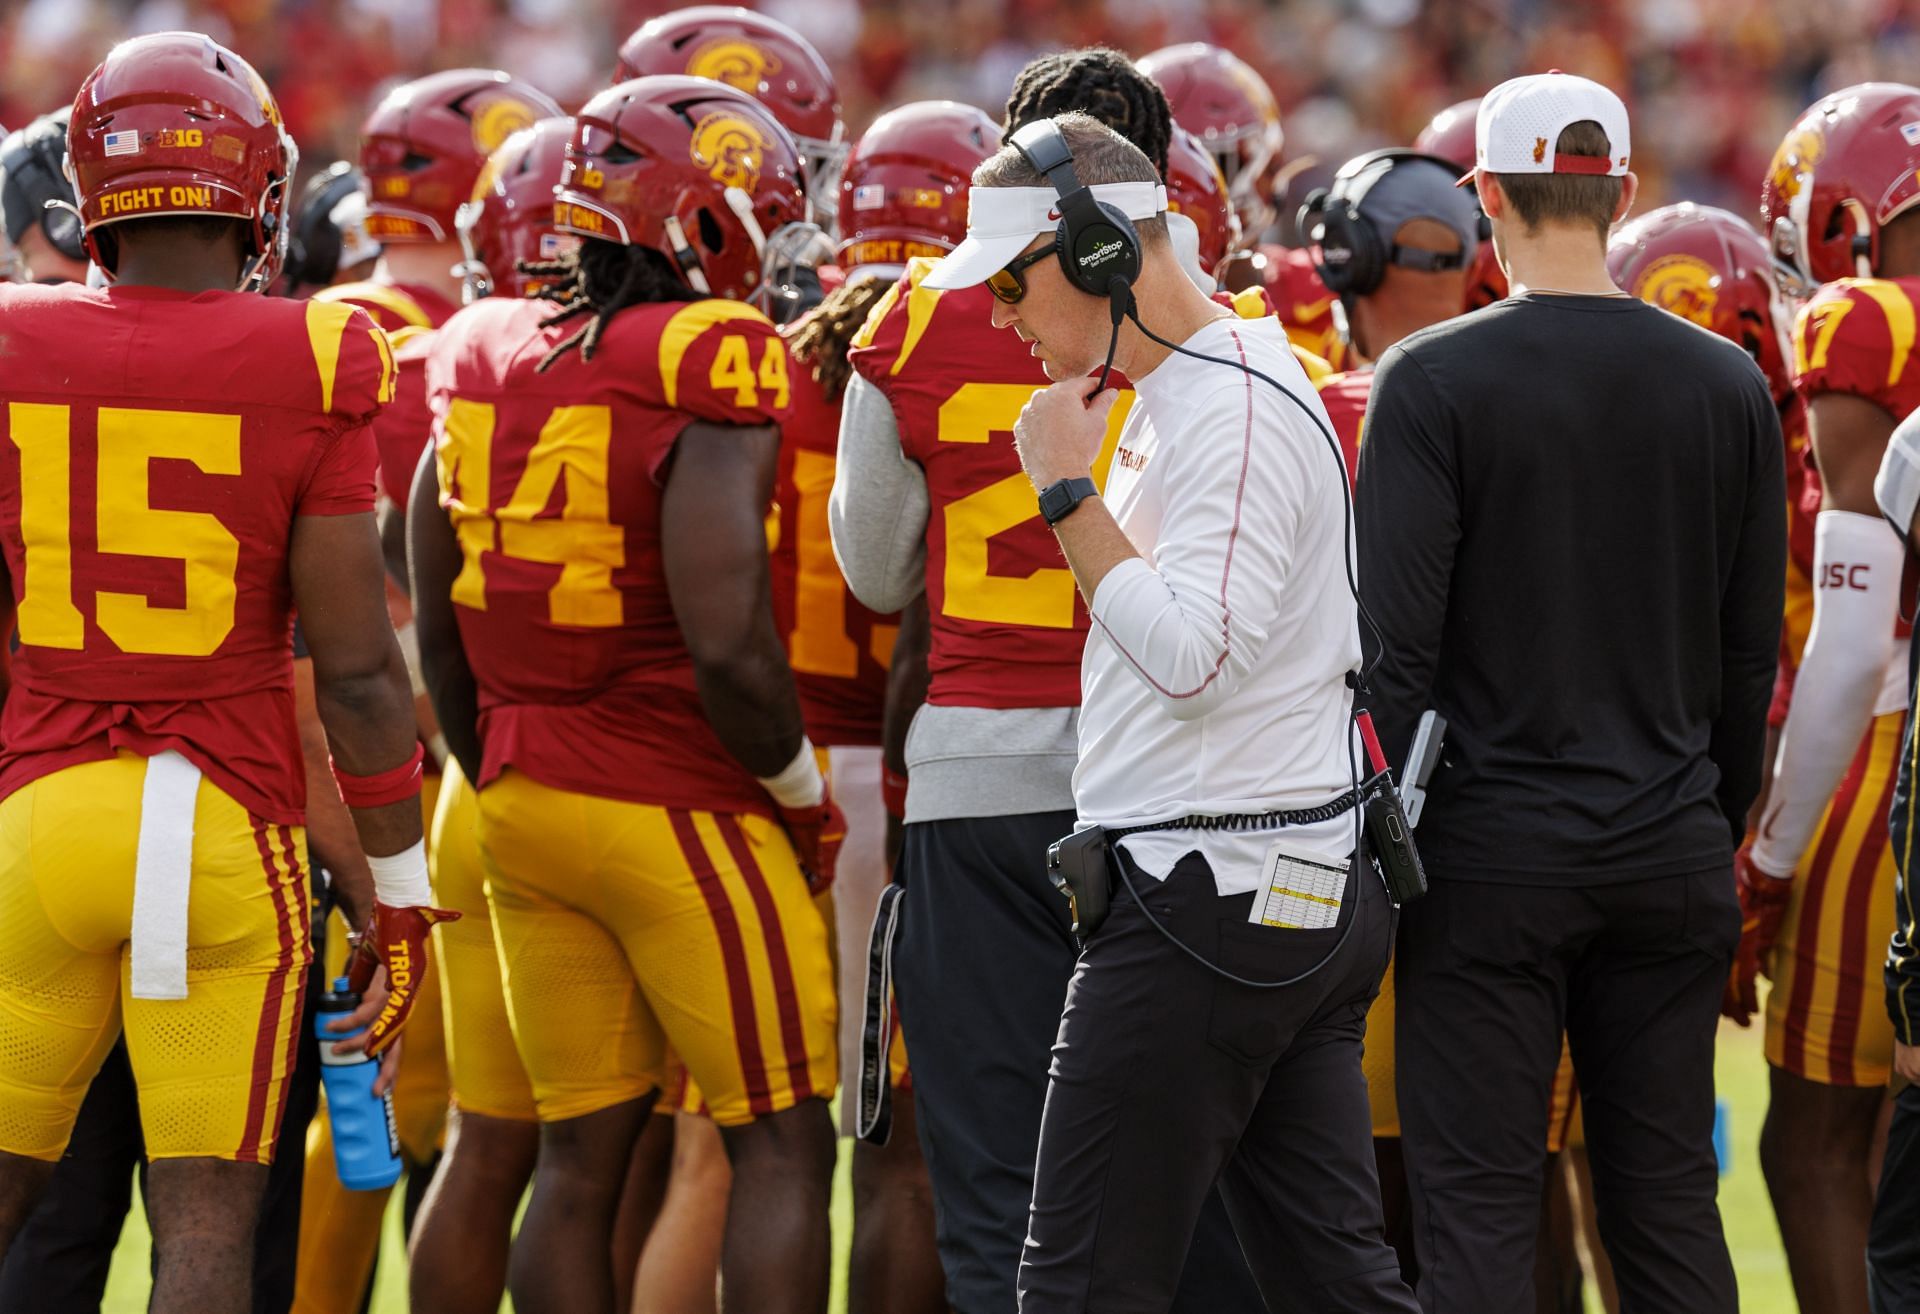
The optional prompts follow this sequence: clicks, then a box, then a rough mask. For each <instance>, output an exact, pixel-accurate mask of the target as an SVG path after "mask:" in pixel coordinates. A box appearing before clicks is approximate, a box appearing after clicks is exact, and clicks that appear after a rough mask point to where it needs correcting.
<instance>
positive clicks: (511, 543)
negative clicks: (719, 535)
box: [427, 297, 792, 812]
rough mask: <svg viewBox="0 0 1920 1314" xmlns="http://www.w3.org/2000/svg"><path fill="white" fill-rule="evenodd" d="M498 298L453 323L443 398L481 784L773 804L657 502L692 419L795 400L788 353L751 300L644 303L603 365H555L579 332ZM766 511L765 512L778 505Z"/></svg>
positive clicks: (608, 338)
mask: <svg viewBox="0 0 1920 1314" xmlns="http://www.w3.org/2000/svg"><path fill="white" fill-rule="evenodd" d="M554 314H555V308H554V306H553V304H552V303H550V302H543V301H527V300H516V299H509V298H504V297H497V298H489V299H488V300H485V301H481V302H478V303H476V304H474V305H472V306H469V307H467V308H466V309H465V310H462V311H461V312H460V313H459V314H457V315H455V316H454V317H453V318H452V319H450V320H448V321H447V323H446V324H445V325H444V326H443V327H442V328H441V329H440V331H439V334H438V335H437V337H436V339H435V341H434V344H433V348H432V354H431V355H430V357H429V359H428V362H427V391H428V397H429V400H430V404H431V406H432V409H433V414H434V440H435V445H436V448H435V450H436V454H437V456H436V459H437V465H438V471H439V479H440V496H441V503H442V505H444V506H445V507H446V508H447V513H448V517H449V519H450V520H451V521H452V523H453V526H454V529H455V532H456V533H457V534H458V536H459V539H460V548H461V554H462V557H463V568H462V570H461V573H460V575H459V577H458V578H457V579H456V580H455V581H454V584H453V603H454V611H455V615H456V616H457V618H458V620H459V624H460V635H461V640H462V644H463V646H464V648H465V649H466V654H467V660H468V662H469V664H470V665H471V666H472V668H473V673H474V678H475V681H476V683H477V685H478V689H479V699H480V737H481V743H482V748H483V762H482V766H481V773H480V779H479V781H478V782H476V783H477V785H478V787H479V788H481V789H483V790H484V789H485V788H486V786H487V785H489V784H490V783H492V781H494V780H495V779H497V778H498V777H499V775H500V773H501V772H502V771H503V770H505V769H507V768H508V767H512V768H514V769H515V770H518V771H522V772H524V773H525V774H527V775H528V776H530V777H532V778H533V779H534V780H536V781H538V782H539V783H540V784H543V785H546V786H548V787H550V788H553V789H561V790H566V791H569V792H572V793H579V794H587V795H593V796H597V797H601V798H613V799H621V800H625V801H628V802H635V803H650V804H655V805H658V806H662V807H679V808H695V809H703V810H711V811H717V812H767V811H769V809H770V807H771V803H770V800H769V799H768V798H767V795H766V793H765V791H764V790H762V789H761V788H760V786H759V783H758V782H757V781H755V780H754V779H753V777H752V776H751V775H749V774H748V773H747V771H746V770H745V768H743V767H741V766H740V765H739V764H738V763H737V762H735V761H734V760H733V758H732V757H731V756H730V755H729V754H728V753H727V752H726V750H725V749H724V748H723V747H722V746H721V744H720V741H719V738H718V736H716V735H715V734H714V732H713V729H712V727H711V726H710V725H709V724H708V722H707V718H706V713H705V712H704V710H703V709H702V707H701V704H700V699H699V696H698V694H697V692H696V691H695V688H694V680H693V661H692V658H691V656H690V655H689V653H688V651H687V646H686V641H685V640H684V638H683V637H682V636H681V632H680V625H679V622H678V620H677V619H676V618H675V616H674V612H673V603H672V599H671V598H670V597H669V595H668V592H667V581H666V572H665V566H664V562H663V559H662V555H661V539H660V510H661V491H662V487H663V485H664V483H665V480H666V476H667V466H668V463H669V461H670V459H671V458H672V456H673V452H674V449H675V446H676V444H677V443H678V442H679V441H680V439H681V435H682V434H683V433H684V432H685V430H686V429H687V427H688V426H689V425H690V424H693V423H695V422H696V421H706V422H710V423H717V424H734V425H767V424H778V423H779V422H781V421H782V420H783V419H785V418H786V415H787V413H788V410H789V408H790V406H791V401H792V398H791V389H790V387H789V381H788V372H787V369H788V361H787V352H786V345H785V344H784V343H783V342H782V341H781V340H780V336H779V334H778V333H777V332H775V330H774V327H773V325H772V323H771V322H769V321H768V320H767V319H766V317H765V316H763V315H761V314H760V313H759V312H758V311H756V310H754V309H752V308H751V307H749V306H745V305H742V304H740V303H738V302H734V301H724V300H718V299H715V300H706V301H694V302H669V303H660V304H647V305H636V306H630V307H628V308H626V309H624V310H622V311H620V312H619V313H618V314H617V315H616V316H614V318H613V319H612V320H611V321H609V322H608V323H607V325H606V326H605V331H604V332H603V333H602V334H601V336H600V340H599V344H598V346H597V348H596V350H595V353H594V357H593V359H592V360H590V361H587V360H582V359H581V358H580V355H579V353H578V352H577V351H569V352H568V353H567V354H566V355H564V356H562V357H561V358H560V359H559V360H558V361H556V362H555V363H554V365H553V367H552V368H551V369H549V370H548V371H547V372H546V373H544V374H542V373H540V372H539V370H538V366H539V364H540V361H541V360H542V359H543V358H544V357H545V356H546V355H547V353H548V351H550V350H551V349H552V348H553V346H554V345H555V344H556V343H558V342H560V341H562V340H564V339H565V338H566V337H567V336H568V335H570V334H572V333H574V332H575V331H577V330H578V329H579V328H580V327H581V325H582V324H583V323H584V322H585V321H584V320H582V319H572V320H568V321H566V322H564V323H561V324H558V325H554V326H551V327H550V326H549V324H548V321H550V320H551V319H552V318H553V317H554ZM766 509H767V508H764V507H762V508H758V510H759V511H761V512H763V513H764V512H765V511H766Z"/></svg>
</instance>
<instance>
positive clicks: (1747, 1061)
mask: <svg viewBox="0 0 1920 1314" xmlns="http://www.w3.org/2000/svg"><path fill="white" fill-rule="evenodd" d="M1718 1075H1719V1087H1720V1098H1721V1099H1723V1100H1725V1101H1726V1102H1727V1105H1728V1117H1729V1119H1730V1124H1731V1132H1732V1141H1733V1163H1732V1165H1731V1167H1730V1168H1729V1170H1728V1172H1727V1175H1726V1176H1725V1177H1723V1178H1721V1181H1720V1212H1721V1214H1722V1216H1723V1217H1724V1218H1725V1221H1726V1229H1727V1245H1728V1246H1729V1247H1730V1248H1731V1250H1732V1251H1733V1266H1734V1269H1735V1270H1736V1271H1737V1272H1738V1273H1739V1275H1740V1308H1741V1309H1742V1310H1743V1311H1745V1314H1794V1311H1795V1309H1796V1306H1795V1304H1794V1300H1793V1291H1792V1288H1791V1287H1790V1286H1789V1285H1788V1282H1787V1265H1786V1259H1785V1257H1784V1256H1783V1255H1782V1254H1781V1251H1780V1234H1779V1232H1778V1230H1777V1229H1776V1228H1775V1226H1774V1221H1773V1210H1772V1207H1771V1206H1770V1205H1769V1204H1768V1203H1767V1193H1766V1186H1765V1185H1764V1184H1763V1183H1762V1182H1761V1180H1760V1163H1759V1159H1758V1157H1757V1151H1756V1148H1755V1145H1756V1141H1757V1139H1758V1137H1759V1134H1760V1119H1761V1115H1762V1114H1764V1113H1765V1112H1766V1103H1767V1073H1766V1061H1765V1060H1764V1059H1763V1058H1762V1057H1761V1054H1760V1031H1759V1028H1758V1027H1755V1028H1754V1029H1753V1030H1751V1031H1742V1030H1740V1029H1739V1028H1737V1027H1735V1026H1733V1025H1732V1024H1731V1023H1724V1024H1722V1026H1721V1030H1720V1053H1719V1063H1718ZM846 1144H847V1143H846V1142H842V1153H841V1157H840V1172H839V1174H838V1177H837V1179H836V1182H835V1187H834V1194H833V1235H834V1245H835V1252H836V1255H837V1257H838V1262H836V1263H835V1265H834V1272H835V1273H836V1275H840V1276H839V1277H837V1279H836V1281H835V1283H834V1293H833V1306H832V1308H833V1310H834V1314H841V1311H844V1310H845V1308H846V1291H845V1282H844V1271H845V1267H846V1264H845V1256H846V1248H847V1245H848V1242H849V1239H850V1230H849V1229H850V1223H851V1219H852V1212H851V1197H850V1192H849V1187H848V1182H847V1167H848V1156H847V1154H846ZM399 1218H400V1211H399V1208H398V1206H397V1205H396V1206H395V1207H394V1208H393V1209H390V1210H389V1211H388V1213H387V1244H386V1248H385V1250H384V1251H383V1252H382V1255H381V1266H380V1272H379V1282H378V1284H377V1287H376V1291H375V1295H374V1300H373V1314H405V1310H406V1307H407V1302H406V1281H405V1272H404V1263H405V1249H404V1247H403V1246H402V1244H401V1240H400V1224H399ZM148 1244H149V1241H148V1236H147V1228H146V1220H145V1217H144V1216H143V1215H142V1214H141V1212H140V1210H138V1209H135V1210H134V1211H133V1214H132V1216H131V1217H129V1218H128V1220H127V1229H126V1232H125V1234H124V1235H123V1236H122V1237H121V1240H120V1248H119V1250H118V1251H117V1252H115V1254H114V1257H113V1276H112V1278H111V1280H110V1281H109V1282H108V1284H107V1299H106V1305H105V1307H104V1308H105V1309H106V1311H107V1312H108V1314H140V1312H141V1311H143V1310H145V1309H146V1307H147V1286H148V1283H147V1248H148ZM1588 1308H1589V1309H1590V1310H1593V1311H1595V1312H1596V1314H1597V1312H1598V1311H1599V1308H1600V1306H1599V1303H1598V1301H1597V1300H1595V1299H1594V1298H1593V1297H1592V1292H1591V1288H1589V1299H1588Z"/></svg>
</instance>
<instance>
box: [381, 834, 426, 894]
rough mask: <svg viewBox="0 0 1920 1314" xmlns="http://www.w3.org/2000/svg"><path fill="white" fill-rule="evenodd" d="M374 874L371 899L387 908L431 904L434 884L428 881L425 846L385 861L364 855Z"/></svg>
mask: <svg viewBox="0 0 1920 1314" xmlns="http://www.w3.org/2000/svg"><path fill="white" fill-rule="evenodd" d="M367 866H368V867H369V868H371V869H372V871H373V897H374V898H376V899H378V900H380V902H381V903H384V904H385V905H387V907H389V908H424V907H426V906H427V905H429V904H431V903H432V902H433V885H432V883H431V882H430V881H429V880H428V879H427V843H426V841H425V840H417V841H415V843H414V846H413V847H412V848H410V849H406V850H403V851H402V852H399V853H395V854H391V855H389V856H388V857H385V858H376V857H374V856H373V855H372V854H368V855H367Z"/></svg>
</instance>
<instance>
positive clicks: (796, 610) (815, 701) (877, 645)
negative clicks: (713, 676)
mask: <svg viewBox="0 0 1920 1314" xmlns="http://www.w3.org/2000/svg"><path fill="white" fill-rule="evenodd" d="M791 382H792V391H793V410H792V412H791V414H789V415H788V417H787V419H786V422H785V423H784V424H782V425H781V428H780V469H779V473H778V476H777V477H776V480H775V483H774V505H775V506H776V507H777V508H778V510H779V532H778V537H777V541H776V542H775V544H774V547H773V551H772V552H771V553H769V554H768V564H769V566H770V567H771V569H772V575H773V608H774V618H775V620H776V621H777V622H778V623H779V626H780V633H781V636H782V637H783V638H784V639H785V640H786V644H787V658H788V662H789V663H790V664H791V665H792V667H793V678H794V683H795V684H796V685H797V686H798V687H799V690H800V711H801V715H802V716H803V718H804V719H805V721H806V727H807V737H808V738H809V739H811V740H813V742H814V743H815V744H817V745H819V746H821V747H823V748H824V747H832V746H839V745H857V746H861V747H877V746H878V745H879V743H880V715H881V711H882V709H883V708H884V706H885V703H886V697H887V668H888V666H889V664H890V663H891V662H892V661H893V641H894V638H895V637H896V636H897V635H898V634H899V632H900V618H899V617H898V616H882V615H880V614H879V613H878V612H874V611H871V610H869V609H868V608H866V607H864V606H862V605H861V604H860V600H859V599H858V598H855V597H854V596H853V594H852V592H851V591H850V590H849V589H848V588H847V581H846V580H845V578H843V577H842V576H841V574H840V566H839V563H838V562H836V561H835V560H834V558H833V541H832V539H831V538H830V537H829V535H828V532H827V498H828V495H829V494H831V493H832V492H833V472H834V466H835V458H836V454H837V453H838V451H839V448H840V403H839V402H838V401H837V400H836V401H828V400H827V397H826V394H825V392H823V391H822V389H821V387H820V385H819V384H818V383H816V382H815V381H814V378H813V373H812V371H811V370H809V369H807V368H805V367H804V366H800V367H798V368H796V369H795V370H794V371H793V377H792V380H791Z"/></svg>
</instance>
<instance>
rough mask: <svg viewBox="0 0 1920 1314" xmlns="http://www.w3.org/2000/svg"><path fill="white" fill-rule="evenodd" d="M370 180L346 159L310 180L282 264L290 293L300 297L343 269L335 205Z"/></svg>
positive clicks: (329, 281)
mask: <svg viewBox="0 0 1920 1314" xmlns="http://www.w3.org/2000/svg"><path fill="white" fill-rule="evenodd" d="M365 188H366V179H365V178H363V177H362V176H361V173H360V170H358V169H356V168H355V167H354V166H353V165H351V164H349V163H348V162H347V161H345V160H337V161H335V162H334V163H333V164H331V165H329V166H328V167H327V168H326V169H325V170H324V171H322V172H320V173H317V174H315V175H313V177H311V178H309V179H307V185H306V186H305V188H303V189H302V190H301V193H300V202H299V206H298V208H297V210H296V211H295V213H294V218H293V232H292V233H290V234H289V235H288V237H289V239H290V240H289V241H288V242H287V258H286V261H285V264H284V265H283V266H282V271H281V272H282V273H283V274H284V275H285V279H286V288H287V295H289V296H297V295H299V294H300V292H301V291H302V290H303V289H304V288H307V287H310V286H324V285H325V284H327V283H331V282H333V280H334V277H335V276H336V275H337V274H338V273H339V272H340V249H341V246H342V242H341V238H340V228H339V226H338V225H337V224H335V223H334V222H333V210H334V207H335V206H337V205H339V204H340V202H341V201H343V200H345V199H346V198H347V196H349V195H350V194H352V193H353V192H357V191H364V190H365Z"/></svg>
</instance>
